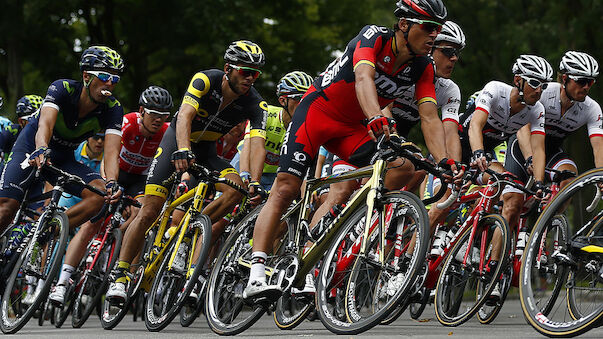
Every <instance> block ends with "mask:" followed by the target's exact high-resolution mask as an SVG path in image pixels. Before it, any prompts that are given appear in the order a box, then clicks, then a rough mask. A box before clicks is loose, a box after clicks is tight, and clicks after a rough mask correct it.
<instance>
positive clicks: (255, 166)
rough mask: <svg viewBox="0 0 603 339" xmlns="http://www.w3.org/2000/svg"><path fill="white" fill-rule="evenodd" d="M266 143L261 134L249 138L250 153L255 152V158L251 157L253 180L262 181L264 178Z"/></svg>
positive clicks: (250, 164)
mask: <svg viewBox="0 0 603 339" xmlns="http://www.w3.org/2000/svg"><path fill="white" fill-rule="evenodd" d="M265 144H266V141H265V139H264V138H262V137H260V136H254V137H251V138H250V139H249V149H250V152H249V154H253V158H251V157H250V158H249V166H250V171H249V172H250V173H251V181H256V182H260V180H261V179H262V173H263V172H264V161H265V160H266V147H265Z"/></svg>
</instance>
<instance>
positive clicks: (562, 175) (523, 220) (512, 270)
mask: <svg viewBox="0 0 603 339" xmlns="http://www.w3.org/2000/svg"><path fill="white" fill-rule="evenodd" d="M545 173H546V174H547V175H552V180H551V184H550V185H549V186H548V188H547V191H548V192H547V193H548V198H547V199H546V200H540V201H535V200H536V198H535V197H534V196H531V195H528V196H527V199H526V200H525V202H524V206H523V209H522V213H521V215H520V216H519V221H518V223H517V228H516V229H513V230H512V235H511V248H510V252H509V258H510V259H509V265H508V266H507V267H506V268H505V269H504V270H503V274H502V278H501V280H500V290H501V298H500V299H499V300H497V301H496V302H494V303H486V304H484V306H482V308H481V309H480V310H479V311H478V312H477V318H478V320H479V321H480V322H481V323H482V324H489V323H491V322H492V321H494V319H496V316H497V315H498V313H499V312H500V310H501V309H502V305H503V303H504V301H505V300H506V298H507V294H508V293H509V290H510V289H511V286H513V287H519V268H520V266H521V259H522V257H523V251H524V249H525V244H526V242H525V241H526V240H527V236H528V234H529V228H528V225H527V223H528V217H529V216H531V215H532V214H536V215H540V213H541V212H542V211H543V210H544V208H545V207H546V206H547V204H549V203H550V202H551V200H552V199H553V198H554V197H555V196H556V195H557V193H559V190H560V184H561V182H562V181H565V180H567V179H571V178H573V177H575V176H576V173H574V172H571V171H558V170H554V169H552V168H545ZM530 181H531V180H530ZM530 181H528V183H527V184H526V186H527V187H530V186H531V183H530ZM567 224H568V222H567V219H566V218H565V216H564V215H557V216H555V220H554V222H553V225H555V227H554V229H553V228H551V229H550V230H549V232H548V236H549V237H551V239H552V242H550V243H553V242H559V241H565V240H567ZM540 251H546V252H549V253H552V251H550V249H547V248H544V247H543V248H541V249H540ZM547 279H552V280H554V281H555V288H554V289H553V293H552V294H551V295H550V297H549V302H546V303H545V306H544V307H543V313H545V314H546V313H548V312H549V311H550V307H551V306H552V305H551V303H550V301H552V300H554V299H555V298H556V297H557V295H558V294H559V292H560V290H561V286H562V275H557V276H556V277H555V276H549V277H547Z"/></svg>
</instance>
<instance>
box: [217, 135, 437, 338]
mask: <svg viewBox="0 0 603 339" xmlns="http://www.w3.org/2000/svg"><path fill="white" fill-rule="evenodd" d="M393 140H394V137H392V141H391V142H388V141H385V139H384V138H381V140H380V142H379V143H378V149H379V151H378V155H377V160H376V162H375V164H374V165H373V166H369V167H364V168H360V169H357V170H354V171H351V172H348V173H344V174H341V175H332V176H329V177H325V178H320V179H314V180H309V181H308V182H307V185H306V189H305V191H304V194H303V197H302V199H301V200H299V201H298V202H295V203H294V204H293V205H292V206H291V207H290V208H289V209H288V211H287V212H286V213H285V214H284V215H283V217H282V219H281V220H282V222H284V223H285V224H286V226H285V227H286V233H285V234H284V235H283V237H284V238H283V239H281V242H280V243H279V245H278V246H275V247H276V249H275V250H274V251H273V252H274V253H273V254H272V255H270V256H269V257H268V260H267V262H266V274H267V276H268V277H269V280H270V282H269V283H270V284H278V285H279V286H280V287H281V290H282V291H283V292H284V293H283V294H284V297H281V298H279V300H277V301H276V302H273V301H270V300H262V301H259V302H256V303H252V304H246V303H245V302H244V301H243V299H242V292H243V289H244V288H245V286H246V284H247V280H248V278H249V269H250V267H251V261H250V257H251V243H250V242H251V239H252V235H253V226H254V224H255V220H256V219H257V215H258V214H259V209H256V210H254V211H253V212H252V213H250V214H248V215H247V216H246V217H245V218H244V220H243V221H242V223H241V224H240V225H239V227H238V228H237V229H236V230H235V231H234V232H233V233H232V234H231V235H230V237H229V238H228V239H227V240H226V242H225V244H224V246H223V248H222V250H221V252H220V254H219V255H218V257H217V259H216V263H215V265H214V268H213V270H212V272H211V275H210V277H209V280H208V286H209V287H208V291H207V295H206V302H205V305H206V308H205V315H206V318H207V320H208V323H209V325H210V328H211V329H212V330H213V331H214V332H216V333H218V334H220V335H234V334H238V333H241V332H242V331H244V330H245V329H247V328H249V327H250V326H251V325H253V323H255V322H256V321H257V320H258V319H259V318H260V317H261V315H262V314H263V313H264V312H265V311H266V310H267V309H269V308H270V309H273V310H274V320H275V322H276V324H277V326H278V327H279V328H281V329H290V328H293V327H295V326H297V325H298V324H299V323H300V322H301V321H303V320H304V318H305V316H306V315H307V314H308V313H309V312H310V310H312V309H313V308H314V307H313V305H312V304H311V302H309V301H308V300H305V301H304V300H301V303H300V305H301V307H300V308H299V309H297V310H295V312H296V313H295V314H291V313H290V311H289V310H288V309H286V308H287V307H288V306H289V304H288V303H286V302H284V300H286V299H289V300H291V299H296V298H297V297H296V296H294V295H293V294H292V293H291V288H292V287H300V286H302V285H303V284H304V283H305V278H306V275H307V274H308V273H309V272H310V271H311V270H312V269H313V268H314V267H315V265H316V264H317V263H318V262H319V261H320V259H321V258H322V257H323V256H324V255H325V252H326V251H327V250H328V249H329V248H331V249H332V248H337V247H333V246H334V244H339V243H341V242H342V241H343V238H344V237H345V235H347V231H349V229H350V228H352V227H354V226H356V224H357V223H356V222H354V223H351V222H349V220H354V221H357V219H358V218H359V215H361V214H366V218H364V217H362V218H363V220H368V222H367V224H368V223H371V224H372V222H371V221H372V218H373V215H375V216H376V215H379V216H383V215H382V213H383V210H384V206H385V205H392V204H393V205H399V206H404V207H406V208H405V209H399V210H397V214H398V216H399V217H404V216H407V217H408V219H409V220H412V221H411V222H410V225H408V228H409V229H412V230H413V231H414V230H415V229H417V230H418V234H419V237H418V239H419V241H418V244H420V246H417V251H416V252H415V255H414V256H413V260H412V262H411V263H410V265H409V267H408V268H407V270H406V273H408V278H407V281H406V282H405V284H403V286H402V288H401V289H400V291H398V292H397V293H395V295H393V296H391V297H389V296H388V298H386V299H388V300H387V301H386V302H385V304H384V305H383V307H381V308H380V309H379V310H376V311H375V312H374V313H372V314H370V315H368V316H366V317H364V318H362V319H358V321H353V322H352V321H349V322H345V323H343V322H340V321H339V320H337V322H336V323H334V324H332V323H330V321H331V319H332V320H335V319H333V318H332V317H331V314H326V313H325V311H324V310H325V309H326V307H327V306H328V305H327V299H328V294H329V293H328V292H327V291H328V290H330V289H331V288H332V286H330V281H331V277H332V276H330V275H329V274H328V272H327V271H328V270H325V269H324V267H327V266H330V265H326V264H325V262H329V261H327V260H328V259H324V260H323V263H322V264H321V270H320V273H319V275H318V279H317V280H318V285H317V291H316V297H315V303H316V304H317V309H318V313H319V316H320V318H321V320H322V321H323V324H325V326H326V327H327V328H328V329H329V330H331V331H332V332H334V333H346V334H352V333H360V332H362V331H364V330H367V329H369V328H371V327H372V326H374V325H375V324H377V323H378V322H379V320H380V318H381V317H382V316H383V315H384V314H386V313H387V311H388V310H389V309H391V307H393V306H395V304H396V303H397V302H398V300H399V299H400V298H401V297H402V296H403V295H404V293H405V291H406V290H408V288H409V285H410V283H411V282H412V280H413V278H414V276H415V275H416V271H417V268H418V267H419V266H420V265H421V264H422V260H423V258H424V256H425V252H426V250H427V245H426V242H427V238H426V237H427V234H428V230H427V228H428V227H429V226H428V222H427V212H426V211H425V208H424V207H423V205H422V203H421V201H420V200H419V199H418V198H417V197H416V196H414V195H412V194H411V193H408V192H389V193H386V192H385V189H384V188H383V180H384V175H385V172H386V170H387V169H386V159H392V158H395V157H396V156H402V157H404V158H405V159H409V160H410V161H411V162H412V163H413V164H415V166H416V167H417V168H423V169H425V170H427V171H428V172H430V173H434V174H436V175H438V176H441V171H440V170H439V169H436V168H435V166H433V165H431V164H429V163H427V162H425V161H424V159H422V158H419V157H417V156H416V155H415V154H414V153H415V152H419V151H420V150H418V148H416V146H414V145H413V144H412V143H406V142H405V143H400V142H393ZM368 176H370V177H371V178H370V179H369V182H368V183H367V184H366V185H364V186H363V188H361V189H360V191H359V192H358V193H357V194H356V195H355V197H354V198H353V199H352V200H351V201H350V202H349V203H348V204H347V205H346V206H345V207H344V208H343V210H342V211H341V213H340V214H339V215H338V216H336V217H335V219H334V220H333V221H332V222H331V223H329V224H328V226H326V228H325V229H324V231H323V232H322V233H320V235H319V236H318V237H317V238H314V237H313V236H312V235H311V232H310V230H309V227H308V220H309V214H310V212H309V209H308V208H307V207H308V206H309V202H310V199H311V196H312V192H313V191H315V190H316V189H318V188H320V187H321V186H324V185H327V184H331V183H334V182H339V181H343V180H352V179H358V178H362V177H368ZM443 194H444V192H443V191H442V192H440V194H438V196H436V197H434V198H435V199H439V198H440V197H441V196H442V195H443ZM365 202H366V204H368V205H369V207H368V209H366V210H365V209H364V204H365ZM374 209H377V211H378V213H373V210H374ZM391 210H395V209H394V208H392V209H391ZM402 219H404V218H402ZM379 226H380V227H377V228H376V229H377V230H378V231H377V230H375V231H373V232H372V234H377V233H378V232H381V233H382V234H383V236H385V232H386V229H385V223H384V219H383V218H381V219H380V222H379ZM406 231H407V232H406V233H407V234H412V232H410V233H409V232H408V230H406ZM363 232H364V234H363V236H362V237H361V239H362V240H361V244H362V245H363V246H362V248H361V250H360V253H361V254H360V255H359V256H358V258H366V253H368V252H370V251H371V248H370V247H369V246H372V245H374V244H373V242H370V241H369V240H367V239H371V237H369V234H368V232H369V228H368V227H367V228H366V229H365V230H364V231H363ZM308 239H311V240H313V245H312V246H311V247H310V248H309V249H307V250H306V251H304V247H305V244H306V241H307V240H308ZM382 245H383V244H382ZM329 251H332V250H329ZM328 253H330V252H327V255H328ZM381 253H383V251H382V252H381ZM325 258H327V257H325ZM380 259H381V261H380V263H381V265H382V267H385V266H386V262H385V259H384V258H383V257H381V258H380ZM356 262H357V261H356V260H354V261H351V262H349V263H348V265H349V267H353V265H354V264H355V263H356ZM349 267H348V268H345V269H346V270H348V271H349ZM391 271H395V269H391ZM398 271H399V272H401V271H400V270H398ZM352 272H353V270H352ZM327 280H328V281H327ZM300 298H301V299H303V296H300ZM327 312H329V311H327Z"/></svg>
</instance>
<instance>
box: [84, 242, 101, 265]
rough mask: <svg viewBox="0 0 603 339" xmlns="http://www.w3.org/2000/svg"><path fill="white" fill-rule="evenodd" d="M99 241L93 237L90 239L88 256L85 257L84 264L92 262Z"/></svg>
mask: <svg viewBox="0 0 603 339" xmlns="http://www.w3.org/2000/svg"><path fill="white" fill-rule="evenodd" d="M100 243H101V241H100V239H98V238H94V239H92V242H91V243H90V250H89V251H88V256H87V257H86V264H87V265H90V264H92V260H93V259H94V256H95V255H96V252H97V251H98V246H99V245H100Z"/></svg>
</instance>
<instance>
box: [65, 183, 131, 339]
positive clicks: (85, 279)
mask: <svg viewBox="0 0 603 339" xmlns="http://www.w3.org/2000/svg"><path fill="white" fill-rule="evenodd" d="M128 206H134V207H140V203H139V202H138V201H136V200H134V199H132V198H131V197H127V196H123V195H122V196H121V197H120V199H119V201H118V202H116V203H115V204H112V205H105V206H104V207H103V209H102V211H101V216H102V217H103V218H104V221H103V224H102V225H101V226H100V228H99V232H98V233H97V234H96V236H95V237H94V238H93V239H92V240H91V241H90V243H89V244H88V249H87V251H86V254H85V255H84V257H83V259H82V262H81V263H80V265H79V267H78V272H81V274H78V275H76V276H75V277H74V279H73V280H74V281H75V283H72V284H70V286H69V288H68V289H67V293H66V295H65V301H66V302H67V300H69V299H71V298H73V301H71V302H70V303H69V305H70V307H71V308H73V312H72V313H73V314H72V316H71V325H72V326H73V328H79V327H81V326H82V325H83V324H84V323H85V322H86V320H88V317H90V314H92V311H94V310H95V309H96V307H97V305H98V304H99V303H100V301H101V298H102V296H103V294H104V292H105V291H106V289H107V286H108V284H109V274H110V272H111V268H112V267H113V266H115V263H116V262H117V258H118V257H119V251H120V249H121V240H122V232H121V230H120V228H119V227H120V226H121V223H122V221H123V220H122V212H123V211H124V209H126V208H127V207H128ZM67 313H68V312H67Z"/></svg>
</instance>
